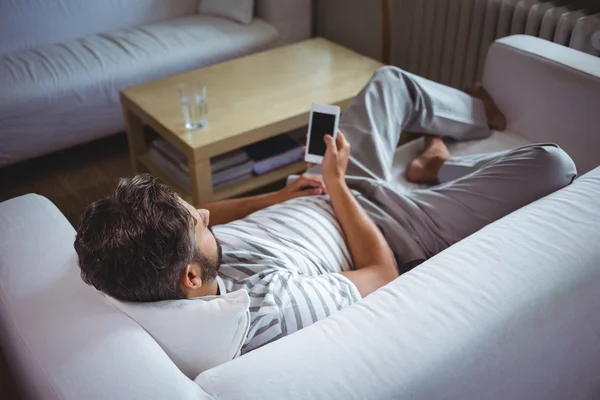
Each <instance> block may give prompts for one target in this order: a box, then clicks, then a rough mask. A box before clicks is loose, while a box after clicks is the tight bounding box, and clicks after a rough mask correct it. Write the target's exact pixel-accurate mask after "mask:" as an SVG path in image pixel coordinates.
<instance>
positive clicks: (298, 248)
mask: <svg viewBox="0 0 600 400" xmlns="http://www.w3.org/2000/svg"><path fill="white" fill-rule="evenodd" d="M213 230H214V233H215V236H216V238H217V240H218V241H219V242H220V243H221V246H222V247H223V263H222V264H221V269H220V271H219V276H220V277H221V279H222V280H223V282H224V286H225V289H226V291H227V292H231V291H234V290H246V291H247V292H248V294H249V297H250V316H251V322H250V330H249V332H248V336H247V338H246V341H245V342H244V345H243V347H242V354H243V353H246V352H249V351H251V350H254V349H256V348H258V347H260V346H264V345H265V344H268V343H270V342H272V341H274V340H277V339H279V338H281V337H283V336H286V335H289V334H291V333H293V332H295V331H297V330H300V329H302V328H304V327H306V326H308V325H311V324H312V323H314V322H316V321H318V320H320V319H323V318H325V317H327V316H329V315H331V314H332V313H333V312H335V311H338V310H341V309H342V308H344V307H347V306H349V305H351V304H353V303H354V302H356V301H358V300H359V299H360V294H359V293H358V290H357V288H356V286H354V284H353V283H352V282H351V281H350V280H348V279H347V278H346V277H344V276H343V275H341V274H340V272H342V271H349V270H352V269H354V266H353V263H352V257H351V256H350V252H349V250H348V247H347V245H346V241H345V236H344V234H343V231H342V228H341V227H340V225H339V223H338V221H337V219H336V217H335V213H334V211H333V208H332V206H331V204H330V200H329V197H328V196H313V197H301V198H297V199H293V200H289V201H287V202H285V203H281V204H277V205H275V206H272V207H269V208H266V209H264V210H261V211H258V212H256V213H254V214H251V215H249V216H248V217H246V218H244V219H242V220H238V221H234V222H230V223H228V224H226V225H220V226H215V227H214V228H213Z"/></svg>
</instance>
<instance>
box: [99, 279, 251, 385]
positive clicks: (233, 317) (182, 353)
mask: <svg viewBox="0 0 600 400" xmlns="http://www.w3.org/2000/svg"><path fill="white" fill-rule="evenodd" d="M107 297H108V298H109V299H110V301H112V302H113V304H115V306H117V308H119V309H120V310H121V311H123V312H124V313H125V314H127V315H129V316H130V317H131V318H132V319H133V320H135V321H136V322H137V323H138V324H140V325H141V326H143V327H144V329H146V331H147V332H148V333H150V335H152V337H153V338H154V340H156V342H157V343H158V344H159V345H160V346H161V347H162V348H163V350H164V351H165V352H166V353H167V355H168V356H169V357H170V358H171V360H173V362H174V363H175V365H177V366H178V367H179V369H180V370H181V371H182V372H183V373H184V374H186V375H187V376H188V377H189V378H191V379H193V378H194V377H196V376H197V375H198V374H199V373H201V372H204V371H206V370H208V369H210V368H213V367H216V366H217V365H220V364H223V363H225V362H227V361H230V360H232V359H233V358H235V357H237V356H238V355H239V354H240V350H241V349H242V344H243V343H244V340H245V339H246V335H247V334H248V329H249V328H250V311H249V309H248V307H249V306H250V298H249V297H248V293H247V292H246V291H244V290H238V291H235V292H232V293H227V294H225V295H223V296H207V297H205V298H196V299H190V300H167V301H158V302H155V303H131V302H124V301H118V300H116V299H113V298H111V297H109V296H107Z"/></svg>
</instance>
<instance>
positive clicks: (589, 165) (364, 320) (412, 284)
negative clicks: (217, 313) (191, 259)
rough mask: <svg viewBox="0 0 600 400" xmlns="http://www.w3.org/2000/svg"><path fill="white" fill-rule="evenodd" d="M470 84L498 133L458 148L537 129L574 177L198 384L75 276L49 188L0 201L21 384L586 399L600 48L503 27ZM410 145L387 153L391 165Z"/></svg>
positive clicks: (1, 298)
mask: <svg viewBox="0 0 600 400" xmlns="http://www.w3.org/2000/svg"><path fill="white" fill-rule="evenodd" d="M485 85H486V87H487V88H488V89H489V90H490V92H491V93H492V95H493V96H494V97H495V98H496V100H497V101H498V103H499V104H500V106H501V108H502V109H503V110H504V111H505V112H506V114H507V116H508V119H509V127H508V129H509V132H508V133H501V134H496V135H494V136H493V137H492V138H490V139H486V140H485V141H482V142H471V143H462V144H459V148H457V149H456V150H457V151H459V152H461V151H462V152H468V151H478V150H479V149H485V150H494V149H502V148H506V147H510V146H511V145H518V144H522V143H526V142H531V141H547V140H552V141H556V142H558V143H559V144H561V145H562V146H563V147H564V148H565V149H566V150H567V151H569V152H570V153H571V154H572V156H573V158H574V159H575V161H576V163H577V164H578V167H579V170H580V172H581V173H586V174H585V175H584V176H582V177H580V178H578V179H577V180H576V181H575V183H574V184H572V185H571V186H569V187H567V188H565V189H563V190H561V191H559V192H557V193H554V194H552V195H550V196H548V197H546V198H543V199H541V200H539V201H537V202H535V203H533V204H531V205H529V206H526V207H524V208H522V209H520V210H518V211H516V212H514V213H512V214H510V215H508V216H506V217H505V218H502V219H501V220H499V221H497V222H495V223H493V224H490V225H489V226H487V227H485V228H484V229H482V230H481V231H479V232H477V233H475V234H474V235H472V236H470V237H469V238H467V239H465V240H463V241H461V242H459V243H458V244H456V245H454V246H452V247H451V248H449V249H447V250H445V251H443V252H442V253H440V254H439V255H437V256H436V257H433V258H432V259H430V260H428V261H427V262H425V263H423V264H422V265H420V266H418V267H417V268H415V269H414V270H412V271H411V272H409V273H407V274H404V275H402V276H401V277H400V278H398V279H396V280H395V281H394V282H392V283H390V284H389V285H387V286H386V287H384V288H382V289H380V290H379V291H377V292H375V293H374V294H372V295H370V296H368V297H367V298H365V299H363V300H362V301H360V302H358V303H357V304H355V305H353V306H352V307H349V308H347V309H345V310H343V311H341V312H339V313H337V314H335V315H333V316H332V317H330V318H328V319H326V320H323V321H320V322H318V323H316V324H314V325H312V326H310V327H308V328H306V329H304V330H302V331H299V332H297V333H294V334H292V335H291V336H288V337H286V338H283V339H281V340H279V341H276V342H274V343H272V344H269V345H267V346H265V347H263V348H260V349H258V350H256V351H254V352H251V353H249V354H246V355H244V356H242V357H239V358H237V359H234V360H232V361H230V362H227V363H225V364H222V365H220V366H218V367H216V368H213V369H211V370H208V371H206V372H204V373H202V374H201V375H199V376H198V377H197V378H196V379H195V381H192V380H190V379H188V378H186V377H185V376H184V375H183V374H182V373H181V372H180V371H179V370H178V369H177V368H176V367H175V365H174V364H173V363H172V362H171V361H170V359H169V358H168V357H167V356H166V355H165V353H164V352H163V351H162V350H161V348H160V347H159V346H158V344H157V343H156V342H155V341H154V340H153V339H152V338H151V337H150V336H149V335H148V334H147V333H146V332H145V331H144V329H142V328H141V327H140V326H139V325H137V324H136V323H135V322H133V321H132V320H131V319H129V318H128V317H127V316H125V315H124V314H122V313H121V312H120V311H118V310H117V309H116V308H114V307H113V306H112V305H111V304H110V303H108V302H107V301H106V300H105V298H104V297H103V296H102V295H100V294H99V293H98V292H96V291H95V290H94V289H92V288H91V287H88V286H86V285H85V284H84V283H83V282H82V281H81V280H80V278H79V273H78V267H77V265H76V254H75V252H74V250H73V247H72V243H73V238H74V230H73V228H72V227H71V226H70V225H69V223H68V222H67V220H66V219H65V218H64V217H63V216H62V215H61V214H60V212H59V211H58V210H57V209H56V208H55V207H54V206H53V205H52V204H51V203H50V202H49V201H48V200H46V199H44V198H42V197H40V196H37V195H26V196H22V197H19V198H15V199H12V200H8V201H6V202H4V203H2V204H0V254H1V256H0V340H1V343H2V346H3V349H4V351H5V352H6V356H7V359H8V362H9V365H10V366H11V367H12V368H13V370H14V374H15V376H16V377H17V380H18V384H19V386H20V388H21V389H22V390H23V392H24V393H25V394H26V395H27V396H28V397H31V398H32V399H118V398H123V399H288V400H289V399H324V400H331V399H395V398H403V399H424V400H425V399H596V398H599V397H600V380H598V371H600V313H599V312H598V310H599V309H600V264H599V263H598V260H600V247H599V246H598V238H600V168H596V169H594V170H592V169H593V168H594V167H596V166H597V165H599V164H600V159H599V155H598V149H600V135H598V127H599V126H600V113H598V108H597V105H598V104H600V60H598V59H594V58H592V57H590V56H587V55H585V54H583V53H578V52H576V51H574V50H570V49H567V48H561V47H559V46H557V45H554V44H552V43H549V42H544V41H541V40H539V39H535V38H530V37H522V36H515V37H510V38H505V39H502V40H500V41H498V42H497V43H495V44H494V45H493V46H492V48H491V50H490V52H489V55H488V62H487V66H486V72H485ZM418 145H419V144H418V142H417V143H416V144H415V143H412V144H409V145H408V146H404V147H402V148H400V149H399V152H398V165H399V169H400V170H401V169H402V166H403V165H405V164H406V162H407V157H409V156H411V154H412V152H413V151H415V149H414V147H415V146H418ZM590 170H591V172H588V171H590Z"/></svg>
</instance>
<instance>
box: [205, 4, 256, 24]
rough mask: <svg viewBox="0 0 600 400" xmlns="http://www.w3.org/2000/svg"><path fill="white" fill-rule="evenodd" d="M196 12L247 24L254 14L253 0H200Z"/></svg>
mask: <svg viewBox="0 0 600 400" xmlns="http://www.w3.org/2000/svg"><path fill="white" fill-rule="evenodd" d="M198 12H199V13H201V14H211V15H216V16H219V17H223V18H227V19H230V20H232V21H235V22H240V23H242V24H249V23H250V22H252V17H253V16H254V0H200V7H199V8H198Z"/></svg>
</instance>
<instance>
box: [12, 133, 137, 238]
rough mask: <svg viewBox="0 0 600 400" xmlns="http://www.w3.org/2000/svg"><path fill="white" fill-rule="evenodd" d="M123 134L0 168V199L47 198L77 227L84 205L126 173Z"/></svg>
mask: <svg viewBox="0 0 600 400" xmlns="http://www.w3.org/2000/svg"><path fill="white" fill-rule="evenodd" d="M130 175H131V170H130V166H129V150H128V147H127V138H126V136H125V134H119V135H115V136H111V137H108V138H105V139H101V140H98V141H95V142H91V143H88V144H85V145H82V146H78V147H74V148H71V149H68V150H64V151H61V152H58V153H54V154H50V155H48V156H45V157H41V158H37V159H34V160H30V161H26V162H23V163H19V164H15V165H11V166H8V167H4V168H0V202H1V201H4V200H7V199H10V198H13V197H16V196H21V195H23V194H27V193H37V194H41V195H43V196H45V197H47V198H48V199H50V200H51V201H52V202H53V203H54V204H55V205H56V206H57V207H58V208H59V209H60V211H62V213H63V214H64V215H65V216H66V217H67V219H68V220H69V221H70V222H71V224H73V226H77V223H78V220H79V216H80V215H81V213H82V212H83V210H84V209H85V207H86V206H87V205H88V204H89V203H91V202H93V201H95V200H98V199H99V198H101V197H103V196H106V195H107V194H109V193H110V192H111V191H112V189H113V188H114V187H115V185H116V182H117V180H118V179H119V178H120V177H123V176H130Z"/></svg>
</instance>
